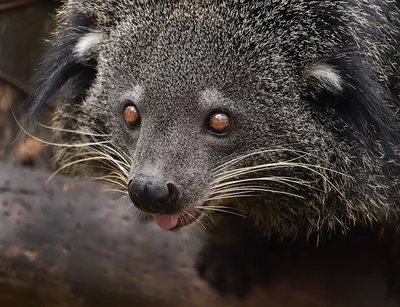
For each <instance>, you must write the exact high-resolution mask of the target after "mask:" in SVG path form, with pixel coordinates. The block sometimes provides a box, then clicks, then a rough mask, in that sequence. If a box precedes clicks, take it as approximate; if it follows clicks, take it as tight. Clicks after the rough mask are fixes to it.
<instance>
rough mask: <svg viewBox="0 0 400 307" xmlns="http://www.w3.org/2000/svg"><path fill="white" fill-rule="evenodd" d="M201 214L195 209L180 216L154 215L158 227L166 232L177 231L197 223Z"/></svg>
mask: <svg viewBox="0 0 400 307" xmlns="http://www.w3.org/2000/svg"><path fill="white" fill-rule="evenodd" d="M200 216H201V213H200V212H199V211H197V210H195V209H192V210H185V211H183V212H181V213H178V214H171V215H167V214H154V219H155V221H156V223H157V225H158V226H159V227H160V228H161V229H162V230H164V231H177V230H179V229H181V228H183V227H186V226H189V225H191V224H193V223H194V222H196V221H197V220H198V219H199V218H200Z"/></svg>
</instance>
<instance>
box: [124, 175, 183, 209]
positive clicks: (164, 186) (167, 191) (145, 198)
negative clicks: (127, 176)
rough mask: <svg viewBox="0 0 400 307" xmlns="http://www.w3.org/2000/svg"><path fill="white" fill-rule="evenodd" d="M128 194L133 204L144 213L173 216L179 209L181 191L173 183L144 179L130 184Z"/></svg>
mask: <svg viewBox="0 0 400 307" xmlns="http://www.w3.org/2000/svg"><path fill="white" fill-rule="evenodd" d="M128 192H129V196H130V198H131V200H132V202H133V204H134V205H135V206H136V207H138V208H139V209H141V210H143V211H144V212H148V213H166V214H172V213H175V212H176V211H177V209H178V208H177V203H178V199H179V190H178V188H177V187H176V185H175V184H174V183H172V182H165V181H163V180H160V179H158V178H154V177H152V178H143V177H142V178H139V179H135V180H131V181H130V182H129V186H128Z"/></svg>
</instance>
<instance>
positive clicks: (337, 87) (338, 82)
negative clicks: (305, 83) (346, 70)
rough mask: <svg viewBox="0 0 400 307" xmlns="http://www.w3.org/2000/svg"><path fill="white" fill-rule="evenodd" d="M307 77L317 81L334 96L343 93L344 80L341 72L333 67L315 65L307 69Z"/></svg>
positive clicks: (320, 64)
mask: <svg viewBox="0 0 400 307" xmlns="http://www.w3.org/2000/svg"><path fill="white" fill-rule="evenodd" d="M306 75H307V76H309V77H312V78H314V79H316V80H317V82H318V84H319V86H321V87H323V88H325V89H326V90H328V91H330V92H332V93H334V94H340V93H341V92H342V91H343V80H342V77H341V76H340V72H339V71H338V70H337V69H336V68H335V67H334V66H332V65H329V64H325V63H318V64H314V65H312V66H311V67H309V68H308V69H307V71H306Z"/></svg>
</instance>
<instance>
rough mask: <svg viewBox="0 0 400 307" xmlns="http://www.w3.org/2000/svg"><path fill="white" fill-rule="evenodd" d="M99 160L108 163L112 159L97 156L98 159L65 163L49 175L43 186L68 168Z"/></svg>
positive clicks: (92, 158) (91, 158)
mask: <svg viewBox="0 0 400 307" xmlns="http://www.w3.org/2000/svg"><path fill="white" fill-rule="evenodd" d="M100 160H108V161H110V160H112V159H110V158H106V157H102V156H99V157H90V158H85V159H80V160H77V161H73V162H70V163H67V164H65V165H63V166H62V167H60V168H59V169H58V170H57V171H55V172H54V173H53V175H51V176H50V178H49V179H47V181H46V183H45V184H47V183H48V182H49V181H50V180H51V179H52V178H53V177H54V176H56V175H57V174H58V173H60V172H61V171H62V170H64V169H66V168H68V167H70V166H72V165H75V164H79V163H83V162H88V161H100Z"/></svg>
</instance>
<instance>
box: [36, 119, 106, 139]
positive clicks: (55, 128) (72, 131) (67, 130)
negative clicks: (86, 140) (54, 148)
mask: <svg viewBox="0 0 400 307" xmlns="http://www.w3.org/2000/svg"><path fill="white" fill-rule="evenodd" d="M36 124H37V125H38V126H40V127H43V128H46V129H49V130H54V131H61V132H67V133H75V134H79V135H88V136H94V137H110V136H111V134H96V133H91V132H85V131H79V130H78V131H77V130H70V129H62V128H57V127H51V126H47V125H45V124H41V123H39V122H37V121H36Z"/></svg>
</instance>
